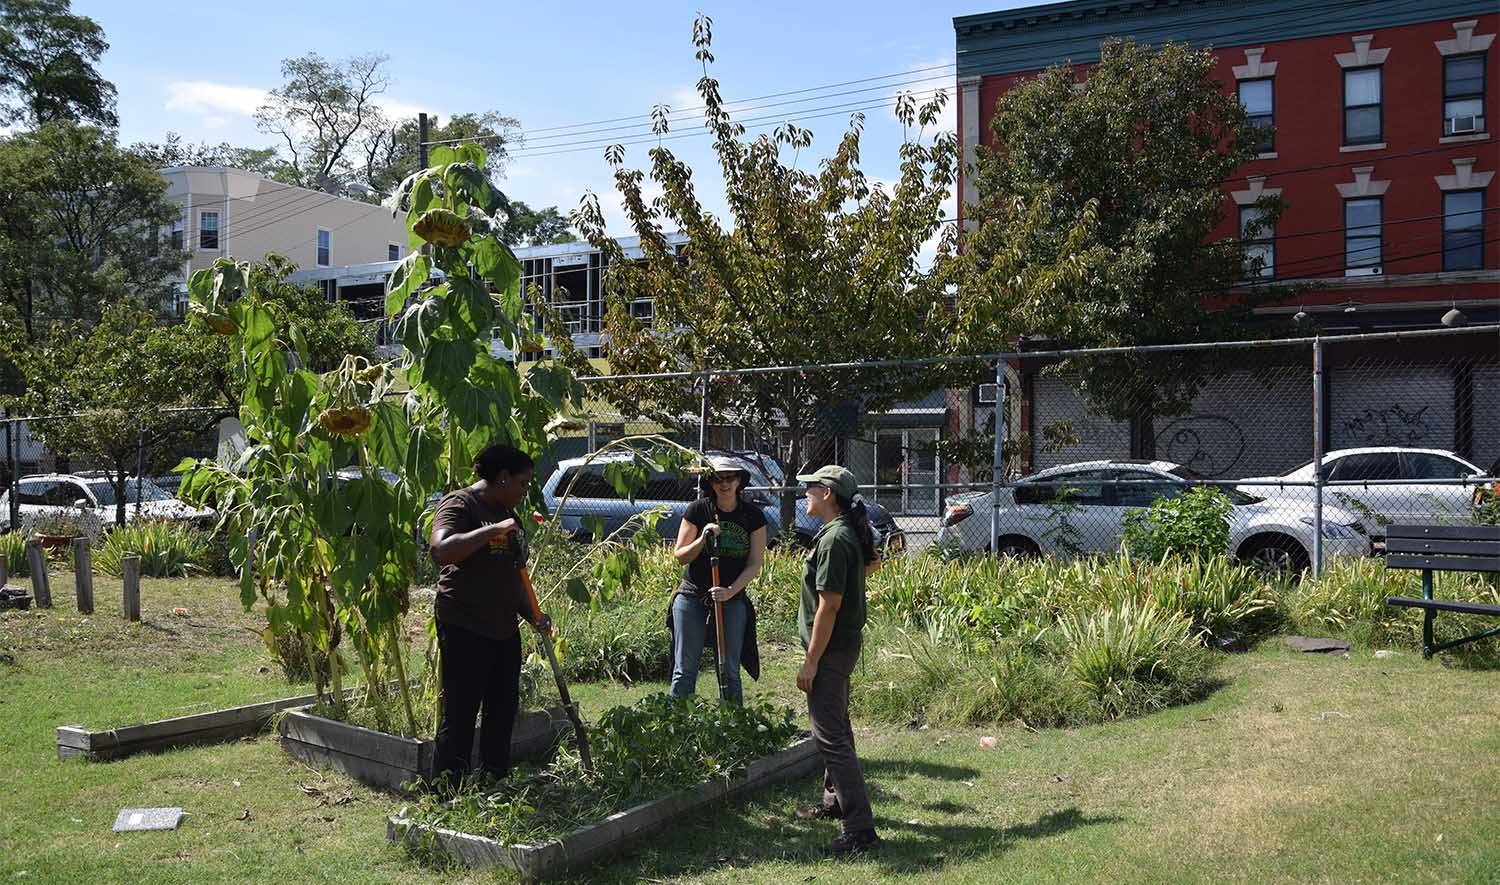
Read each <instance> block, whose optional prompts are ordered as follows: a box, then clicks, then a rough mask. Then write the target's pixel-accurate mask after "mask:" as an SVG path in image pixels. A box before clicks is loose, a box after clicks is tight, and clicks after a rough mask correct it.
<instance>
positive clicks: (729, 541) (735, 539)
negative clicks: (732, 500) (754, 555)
mask: <svg viewBox="0 0 1500 885" xmlns="http://www.w3.org/2000/svg"><path fill="white" fill-rule="evenodd" d="M719 555H720V556H725V557H730V558H733V559H748V558H749V556H750V533H749V532H747V531H745V527H744V526H742V525H740V524H739V523H737V522H735V521H734V520H730V519H722V520H720V521H719Z"/></svg>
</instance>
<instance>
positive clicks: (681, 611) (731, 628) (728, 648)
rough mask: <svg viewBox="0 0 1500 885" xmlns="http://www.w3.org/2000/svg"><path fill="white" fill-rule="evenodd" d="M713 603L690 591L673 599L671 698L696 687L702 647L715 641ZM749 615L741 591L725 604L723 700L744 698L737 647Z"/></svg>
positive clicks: (737, 700)
mask: <svg viewBox="0 0 1500 885" xmlns="http://www.w3.org/2000/svg"><path fill="white" fill-rule="evenodd" d="M713 605H714V604H713V600H711V599H710V600H707V601H703V602H700V601H699V600H698V599H697V598H696V597H695V596H693V595H692V594H691V593H679V594H677V596H676V598H675V599H673V600H672V630H673V634H674V635H673V637H672V644H673V649H672V697H675V698H685V697H688V696H690V695H692V694H695V693H696V692H697V690H698V662H699V660H701V659H702V657H703V647H704V645H705V643H716V642H717V641H718V639H717V637H716V636H715V634H714V632H713V625H712V624H711V623H710V621H709V618H710V616H711V615H712V614H713ZM749 614H750V613H749V608H748V606H746V605H745V594H744V593H738V594H736V595H735V597H734V598H733V599H731V600H729V601H728V602H726V603H724V663H723V666H724V671H725V672H724V676H725V679H724V682H725V699H726V700H729V701H732V702H734V703H736V704H738V703H740V702H741V700H742V699H743V692H742V689H741V687H740V647H741V646H743V645H744V642H745V622H746V621H747V620H749Z"/></svg>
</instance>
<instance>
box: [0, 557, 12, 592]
mask: <svg viewBox="0 0 1500 885" xmlns="http://www.w3.org/2000/svg"><path fill="white" fill-rule="evenodd" d="M8 583H10V572H9V570H7V569H6V568H5V557H3V556H0V587H4V586H5V585H6V584H8Z"/></svg>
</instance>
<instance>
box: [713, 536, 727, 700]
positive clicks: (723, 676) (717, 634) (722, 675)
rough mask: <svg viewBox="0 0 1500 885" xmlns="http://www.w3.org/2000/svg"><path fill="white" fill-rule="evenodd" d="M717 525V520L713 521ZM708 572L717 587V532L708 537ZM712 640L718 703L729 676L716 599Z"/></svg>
mask: <svg viewBox="0 0 1500 885" xmlns="http://www.w3.org/2000/svg"><path fill="white" fill-rule="evenodd" d="M714 524H715V525H717V524H718V520H717V519H715V520H714ZM708 571H709V576H710V578H711V579H712V584H713V586H715V587H717V586H719V535H718V533H717V532H714V533H711V534H710V535H709V536H708ZM714 638H715V641H716V643H717V644H716V645H715V647H714V648H715V650H716V651H717V652H718V654H717V655H715V656H714V669H715V670H717V671H718V675H719V703H723V702H724V699H725V698H727V697H728V696H729V674H728V673H727V672H725V670H724V603H722V602H720V601H719V600H718V599H715V600H714Z"/></svg>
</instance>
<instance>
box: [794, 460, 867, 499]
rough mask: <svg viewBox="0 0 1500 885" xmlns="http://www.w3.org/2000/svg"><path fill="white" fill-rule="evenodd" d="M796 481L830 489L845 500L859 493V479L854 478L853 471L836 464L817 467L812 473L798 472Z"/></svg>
mask: <svg viewBox="0 0 1500 885" xmlns="http://www.w3.org/2000/svg"><path fill="white" fill-rule="evenodd" d="M797 481H798V482H804V483H807V484H808V485H820V486H823V487H825V488H829V489H832V490H833V493H834V494H835V495H838V496H839V497H840V498H844V499H846V500H848V499H852V498H853V497H854V496H855V495H857V494H858V493H859V481H858V480H856V479H855V478H854V474H853V472H851V471H850V470H849V468H847V467H840V466H838V465H837V464H829V465H828V466H826V467H819V468H818V469H817V470H814V471H813V472H812V473H802V474H798V475H797Z"/></svg>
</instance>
